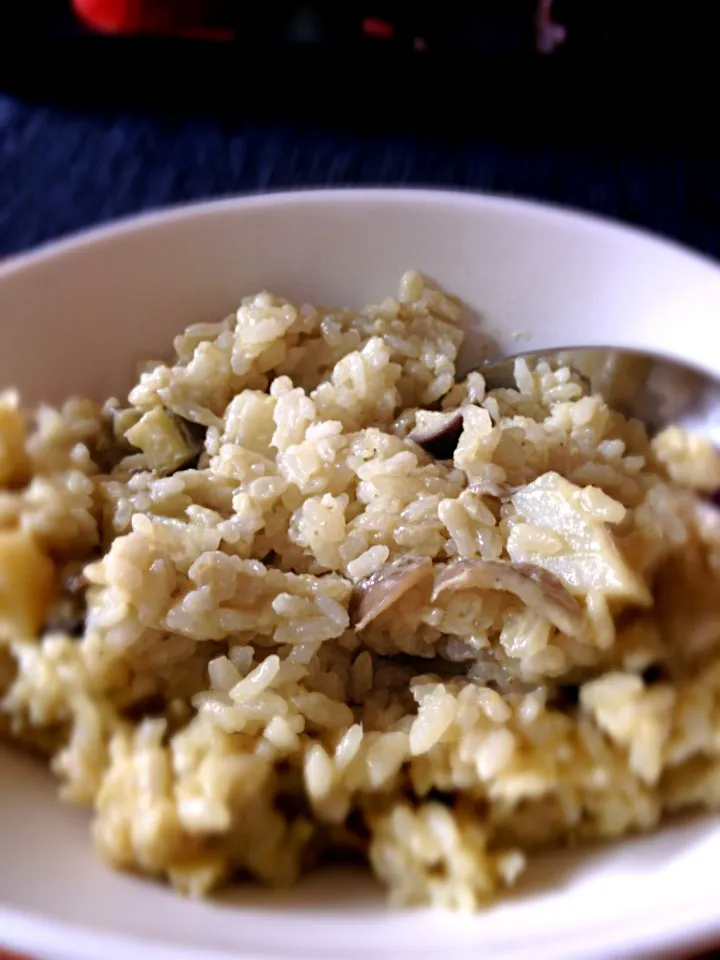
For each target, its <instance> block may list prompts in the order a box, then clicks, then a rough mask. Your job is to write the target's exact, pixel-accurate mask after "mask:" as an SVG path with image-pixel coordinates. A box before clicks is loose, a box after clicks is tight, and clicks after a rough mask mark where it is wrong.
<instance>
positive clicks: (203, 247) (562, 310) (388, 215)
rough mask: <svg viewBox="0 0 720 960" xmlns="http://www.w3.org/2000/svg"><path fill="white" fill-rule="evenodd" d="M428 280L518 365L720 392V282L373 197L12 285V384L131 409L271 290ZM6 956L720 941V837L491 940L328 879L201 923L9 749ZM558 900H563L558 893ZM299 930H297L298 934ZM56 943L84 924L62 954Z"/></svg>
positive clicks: (606, 880)
mask: <svg viewBox="0 0 720 960" xmlns="http://www.w3.org/2000/svg"><path fill="white" fill-rule="evenodd" d="M408 267H416V268H418V269H420V270H422V271H424V272H426V273H427V274H429V275H430V276H432V277H433V278H434V279H436V280H437V281H438V282H439V283H441V284H442V285H443V286H444V287H446V288H447V289H448V290H450V291H451V292H453V293H456V294H458V295H459V296H461V297H462V298H463V300H465V302H466V303H467V305H468V307H469V308H470V311H471V329H470V331H469V335H468V341H467V344H466V347H465V349H464V356H463V361H462V363H463V366H465V367H468V366H472V364H473V363H474V362H476V361H477V359H478V348H479V344H480V343H481V342H483V337H482V336H481V335H480V334H481V332H484V333H488V332H489V333H490V334H491V335H492V336H493V337H494V339H495V340H496V342H497V344H498V346H499V347H500V348H501V349H505V350H513V349H515V350H517V349H528V348H529V347H530V346H534V347H538V348H540V347H544V346H556V345H557V346H560V345H565V344H583V345H592V344H617V345H624V346H629V347H645V348H648V347H649V348H652V349H654V350H656V351H659V352H663V353H674V354H677V355H679V356H681V357H682V358H684V359H685V360H687V361H690V362H693V363H695V364H698V365H699V366H701V367H703V368H705V369H708V370H710V371H713V372H715V373H719V374H720V349H718V348H719V347H720V326H719V325H718V317H720V271H718V270H717V269H716V268H715V267H714V266H713V265H711V264H709V263H707V262H706V261H704V260H702V259H700V258H698V257H694V256H692V255H690V254H687V253H685V252H684V251H681V250H678V249H676V248H674V247H672V246H669V245H665V244H663V243H661V242H658V241H656V240H653V239H651V238H648V237H645V236H643V235H640V234H637V233H634V232H630V231H625V230H622V229H620V228H617V227H614V226H611V225H608V224H604V223H601V222H598V221H594V220H588V219H584V218H581V217H577V216H574V215H571V214H566V213H563V212H560V211H553V210H549V209H546V208H542V207H536V206H532V205H526V204H522V203H517V202H513V201H507V200H501V199H493V198H484V197H469V196H463V195H452V194H448V195H443V194H432V193H408V192H382V191H360V192H349V193H337V194H305V195H296V196H290V197H283V196H275V197H268V198H261V199H253V200H247V201H227V202H223V203H219V204H211V205H206V206H203V207H197V208H192V209H190V210H187V211H178V212H173V213H171V214H167V215H159V216H156V217H151V218H145V219H143V220H141V221H138V222H136V223H129V224H124V225H121V226H120V227H116V228H111V229H109V230H105V231H101V232H99V233H95V234H93V235H92V236H90V237H87V238H81V239H79V240H75V241H70V242H68V243H64V244H61V245H59V246H55V247H51V248H48V249H47V250H45V251H42V252H41V253H39V254H36V255H34V256H32V257H29V258H26V259H24V260H21V261H17V262H14V263H10V264H9V265H7V266H6V267H4V268H3V269H2V270H0V318H1V322H2V324H3V327H2V337H3V349H2V351H0V383H1V384H3V385H4V386H10V385H14V386H17V387H19V388H21V390H22V391H23V394H24V396H25V398H26V400H28V401H30V402H36V401H38V400H49V401H57V400H60V399H62V398H63V397H65V396H67V395H68V394H71V393H77V392H82V393H88V394H90V395H92V396H94V397H96V398H102V397H106V396H108V395H110V394H116V395H121V394H123V393H124V392H125V391H126V390H127V387H128V386H129V384H130V383H131V382H132V378H133V373H134V368H135V364H136V362H137V361H138V360H140V359H142V358H147V357H160V356H167V355H168V353H169V349H168V348H169V346H170V345H171V342H172V337H173V336H174V335H175V334H176V333H178V332H179V331H180V330H181V329H182V328H183V327H185V326H186V325H188V324H189V323H193V322H197V321H206V320H212V319H219V318H220V317H222V316H223V315H224V314H225V313H227V312H229V311H230V310H231V309H233V307H234V306H236V305H237V302H238V300H239V298H240V297H241V296H242V295H243V294H245V293H249V292H254V291H256V290H258V289H261V288H269V289H272V290H274V291H276V292H279V293H282V294H285V295H287V296H290V297H292V298H296V299H299V300H310V301H312V302H319V303H328V304H330V303H332V304H342V305H345V304H347V305H352V306H361V305H362V304H364V303H366V302H368V301H372V300H376V299H379V298H382V297H384V296H386V295H388V294H391V293H394V292H395V289H396V286H397V282H398V280H399V277H400V275H401V274H402V272H403V271H404V270H405V269H407V268H408ZM0 782H1V783H2V785H3V786H2V789H0V849H2V851H3V856H2V862H1V863H0V940H3V941H5V943H6V944H7V945H8V946H16V947H23V948H25V949H32V950H34V952H35V954H36V956H38V957H39V958H42V957H67V958H71V957H72V958H73V960H82V958H86V957H87V958H92V960H96V958H97V957H98V956H103V955H104V956H106V957H108V958H115V957H117V958H120V957H122V958H123V960H125V958H126V957H127V956H129V955H131V954H130V953H129V951H130V949H132V950H133V951H134V954H135V955H136V956H137V957H138V958H143V960H144V958H148V960H149V958H153V960H163V958H165V957H167V958H168V960H169V958H170V957H173V958H183V957H186V958H188V960H189V958H193V960H200V958H208V960H210V958H220V957H228V958H229V957H230V956H231V955H232V956H238V955H247V956H252V957H306V956H307V957H333V958H340V957H348V958H351V957H352V958H354V957H360V956H368V955H374V956H377V957H384V956H387V957H390V956H391V955H392V956H397V955H406V954H411V953H412V954H413V955H415V956H436V955H438V954H439V953H440V952H441V951H442V952H443V953H444V952H445V951H446V950H448V949H452V951H453V952H454V954H455V955H456V956H461V957H462V956H471V955H472V956H473V957H479V956H493V957H514V956H521V955H524V954H525V952H526V950H527V949H528V946H529V945H530V944H532V946H533V947H534V948H535V949H536V950H537V949H538V947H539V946H541V947H542V949H541V953H542V955H543V956H545V957H555V956H557V957H560V956H573V955H577V953H578V949H580V946H579V945H580V944H581V943H582V948H581V952H582V954H583V955H584V956H587V957H590V956H595V955H598V956H599V955H602V956H608V955H612V954H613V953H616V954H618V955H619V954H621V953H625V952H626V951H627V950H632V949H639V950H645V949H650V948H651V947H652V946H654V945H657V944H658V943H660V942H661V940H663V939H664V943H665V945H666V946H668V947H669V946H670V945H671V944H672V943H673V942H679V941H681V940H685V939H687V938H688V937H696V936H699V935H703V934H705V933H708V932H712V931H714V930H717V932H720V911H718V910H717V907H716V905H715V897H714V894H713V891H712V885H711V884H707V882H705V881H704V880H703V878H704V876H706V874H707V873H709V872H710V870H711V868H714V864H715V862H716V860H717V857H718V855H719V854H720V825H718V824H717V823H716V822H715V821H714V820H712V819H700V820H696V821H693V822H690V823H686V824H685V823H684V824H678V825H676V826H674V827H672V828H669V829H667V830H666V831H665V832H663V833H662V834H660V835H658V836H657V837H654V838H646V839H642V840H638V841H633V842H630V843H626V844H623V845H622V846H621V847H619V848H615V849H600V850H595V851H590V852H584V853H583V854H581V855H580V856H570V855H555V856H550V857H546V858H541V859H540V860H539V862H538V865H537V866H536V868H535V869H534V871H531V873H530V876H529V878H528V880H527V881H526V883H525V884H524V885H523V887H522V888H521V889H520V890H519V891H518V893H517V894H516V895H515V896H514V897H513V898H511V899H509V900H506V901H505V902H503V903H501V904H499V905H498V906H496V907H493V908H492V909H491V910H489V911H488V912H487V913H485V914H483V915H482V916H480V917H476V918H457V917H446V916H442V915H438V914H429V913H422V914H420V915H418V914H417V913H410V914H408V913H405V914H391V913H388V912H387V911H386V910H385V909H384V907H383V905H382V897H381V896H380V894H379V891H378V890H377V889H376V887H375V886H374V885H373V884H372V883H371V882H370V881H369V880H368V879H367V878H366V877H358V876H354V875H353V876H350V877H344V878H343V882H342V883H339V882H338V878H337V875H336V874H332V873H331V874H321V875H319V876H317V877H315V878H312V879H311V880H310V881H308V882H307V883H306V884H304V885H303V886H302V887H301V888H300V889H299V890H297V891H293V892H291V893H289V894H282V895H279V894H268V893H267V892H263V891H258V890H240V891H238V892H237V893H235V894H233V896H232V897H230V898H226V899H224V900H223V899H221V900H219V901H216V902H212V903H195V902H189V901H184V900H181V899H179V898H178V897H176V896H175V895H174V894H172V893H171V892H170V891H168V890H166V889H164V888H162V887H159V886H156V885H154V884H152V883H150V882H147V881H144V880H139V879H134V878H130V877H123V876H117V875H115V874H113V873H111V872H110V871H108V870H106V869H105V868H104V867H103V866H101V865H100V864H98V863H97V862H96V861H95V859H94V856H93V854H92V851H91V848H90V841H89V837H88V833H87V827H88V816H87V814H86V813H85V812H84V811H78V810H74V809H68V808H66V807H62V806H60V805H59V803H58V802H57V801H56V799H55V793H54V786H53V783H52V781H51V778H50V777H49V775H48V774H47V773H46V772H45V771H44V770H42V769H41V768H40V767H39V766H38V765H37V764H36V763H35V762H33V761H32V760H30V759H28V758H26V757H22V756H18V755H17V754H16V753H14V752H12V751H8V750H4V749H2V748H0ZM549 878H550V880H551V883H548V879H549ZM280 918H282V924H280V923H279V922H277V921H279V919H280ZM57 924H64V925H69V926H67V927H64V928H63V931H62V932H60V931H59V929H58V927H57V926H56V925H57Z"/></svg>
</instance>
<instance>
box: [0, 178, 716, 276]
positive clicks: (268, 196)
mask: <svg viewBox="0 0 720 960" xmlns="http://www.w3.org/2000/svg"><path fill="white" fill-rule="evenodd" d="M378 202H379V203H392V204H402V205H408V206H416V205H418V204H424V205H432V206H436V207H438V206H447V205H450V206H453V207H457V208H461V207H468V208H471V209H473V210H475V211H477V212H481V211H505V212H506V213H509V214H511V215H514V216H517V217H522V218H524V219H527V218H531V219H534V220H536V221H537V220H545V221H547V222H551V223H553V224H554V225H557V226H560V227H562V226H563V225H564V226H566V227H568V228H571V229H575V230H582V231H586V232H589V233H597V234H600V233H602V234H604V235H605V236H608V235H612V236H614V237H615V238H616V239H617V240H618V241H621V240H623V239H625V240H633V241H634V242H636V243H640V244H642V245H646V246H648V247H650V248H655V249H656V250H657V251H658V252H662V251H663V250H664V251H665V252H666V253H668V252H671V253H673V254H675V255H676V256H680V257H682V258H683V259H685V260H686V261H688V262H690V263H694V264H695V265H696V266H699V267H704V268H708V269H709V270H710V271H711V272H712V273H714V274H715V275H716V276H720V261H716V260H715V259H713V258H712V257H711V256H709V255H708V254H705V253H703V252H701V251H698V250H695V249H693V248H692V247H690V246H688V245H686V244H684V243H681V242H679V241H676V240H674V239H672V238H670V237H665V236H663V235H661V234H658V233H655V232H653V231H652V230H650V229H649V228H646V227H642V226H638V225H635V224H626V223H622V222H621V221H619V220H615V219H613V218H612V217H610V216H606V215H603V214H599V213H596V212H586V211H583V210H582V209H580V208H576V207H573V206H567V205H564V204H561V203H554V202H546V201H544V200H540V199H533V198H527V197H520V196H515V195H511V194H503V193H490V192H485V191H477V190H470V189H463V188H457V189H453V188H426V187H383V186H379V187H329V188H322V187H321V188H315V187H312V188H307V189H303V188H300V189H295V190H285V189H279V190H277V191H268V192H265V193H260V194H230V195H228V196H224V197H218V198H215V199H212V200H193V201H190V202H187V203H184V202H181V203H176V204H169V205H166V206H160V207H151V208H149V209H147V210H144V211H140V212H136V213H130V214H126V215H124V216H121V217H117V218H113V219H111V220H108V221H105V222H102V223H100V224H97V225H94V226H90V227H83V228H80V229H78V230H73V231H70V232H69V233H67V234H64V235H62V236H60V237H57V238H53V239H49V240H46V241H44V242H42V243H40V244H38V245H37V246H34V247H32V248H30V249H29V250H24V251H19V252H17V253H13V254H10V256H8V257H5V258H4V259H3V260H2V262H0V283H2V282H4V281H6V280H9V279H10V278H11V277H13V276H14V275H16V274H18V273H21V272H24V271H26V270H29V269H32V268H35V267H38V266H40V265H42V263H43V261H46V260H49V259H51V258H53V257H57V256H66V255H68V254H71V253H73V252H75V251H79V250H83V249H86V248H88V247H91V246H93V245H95V244H103V245H104V244H106V243H111V242H113V241H115V240H116V239H121V238H124V237H128V236H131V235H132V234H133V233H136V232H141V231H146V230H157V229H162V228H164V227H168V226H172V225H173V224H179V223H183V222H185V221H195V220H202V219H204V218H212V217H215V216H217V215H219V214H222V213H231V212H235V211H244V210H254V209H262V208H263V207H265V208H267V209H273V208H277V207H289V206H297V207H301V208H302V207H306V206H307V207H310V206H315V205H317V204H325V203H332V204H336V203H345V204H351V205H353V206H356V205H361V204H365V203H378Z"/></svg>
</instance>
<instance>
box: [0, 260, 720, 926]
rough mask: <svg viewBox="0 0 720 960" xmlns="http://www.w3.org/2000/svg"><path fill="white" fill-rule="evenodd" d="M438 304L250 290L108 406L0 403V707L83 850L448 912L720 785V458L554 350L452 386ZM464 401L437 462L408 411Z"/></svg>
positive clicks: (404, 296) (426, 294)
mask: <svg viewBox="0 0 720 960" xmlns="http://www.w3.org/2000/svg"><path fill="white" fill-rule="evenodd" d="M462 315H463V312H462V309H461V307H460V305H459V304H458V303H457V302H456V301H455V300H453V299H451V298H449V297H448V296H446V295H445V294H443V293H442V292H441V291H439V290H437V289H435V288H434V287H432V286H431V285H429V284H428V283H427V282H426V281H425V280H424V279H423V278H422V277H420V276H419V275H418V274H417V273H409V274H407V275H406V276H405V277H404V278H403V280H402V283H401V286H400V293H399V296H398V298H397V299H395V298H389V299H387V300H385V301H384V302H383V303H381V304H380V305H379V306H376V307H371V308H368V309H367V310H365V311H363V312H361V313H355V312H353V311H351V310H335V309H333V310H330V309H325V308H316V307H311V306H307V305H303V306H294V305H292V304H291V303H289V302H288V301H286V300H283V299H281V298H280V297H276V296H273V295H271V294H268V293H262V294H259V295H257V296H255V297H250V298H248V299H246V300H244V301H243V303H242V305H241V306H240V308H239V309H238V311H237V313H236V314H233V315H232V316H230V317H228V318H226V319H225V320H223V321H222V322H220V323H217V324H202V325H199V326H195V327H190V328H189V329H188V330H187V331H185V333H184V334H182V335H181V336H179V337H178V338H177V339H176V341H175V351H176V355H177V356H176V360H175V361H174V362H173V363H172V364H171V365H165V364H163V363H153V364H147V365H145V366H144V368H143V372H142V374H141V375H140V378H139V380H138V383H137V385H136V386H135V387H134V389H133V390H132V391H131V393H130V396H129V405H127V406H122V405H121V404H119V403H118V402H117V401H115V400H111V401H109V402H108V403H106V404H105V406H104V407H103V408H100V407H97V406H96V405H94V404H93V403H91V402H89V401H88V400H83V399H73V400H69V401H68V402H67V403H66V404H65V405H64V406H63V407H62V408H61V409H59V410H54V409H49V408H48V407H44V406H43V407H40V408H39V409H37V410H36V411H34V412H33V413H27V414H26V413H25V412H24V411H22V410H21V407H20V403H19V398H18V397H17V395H16V394H15V393H13V392H7V393H5V394H4V395H2V397H0V483H2V485H3V487H2V492H0V730H3V731H5V733H7V734H8V735H9V737H10V738H11V739H13V740H15V741H17V742H19V743H21V744H23V745H24V746H28V747H34V748H38V749H40V750H41V751H42V752H43V753H44V754H45V755H47V756H48V757H49V758H50V762H51V765H52V769H53V771H54V772H55V774H56V775H57V777H58V778H59V780H60V784H61V788H60V790H61V796H62V798H63V799H64V800H67V801H70V802H74V803H80V804H87V805H89V806H91V807H92V808H93V810H94V822H93V828H92V830H93V838H94V842H95V845H96V847H97V850H98V852H99V853H100V855H101V856H102V857H103V858H105V859H106V860H107V861H108V862H109V863H110V864H112V865H114V866H116V867H118V868H121V869H125V870H133V871H138V872H141V873H144V874H149V875H153V876H156V877H161V878H167V879H168V880H169V881H170V882H171V883H172V884H173V885H174V886H175V887H176V888H177V889H179V890H181V891H183V892H185V893H189V894H192V895H202V894H206V893H208V892H209V891H211V890H212V889H214V888H216V887H217V886H219V885H220V884H223V883H226V882H228V881H230V880H231V879H235V878H238V877H246V878H247V877H250V878H253V879H255V880H257V881H261V882H263V883H268V884H286V883H290V882H293V881H295V880H296V879H297V878H298V876H299V875H300V874H302V873H303V872H304V871H305V870H308V869H310V868H312V867H313V866H314V865H316V864H318V863H321V862H323V860H326V859H327V858H328V857H329V856H331V855H332V856H337V855H338V854H341V855H342V854H353V855H357V854H358V853H360V854H361V855H362V856H363V857H365V858H366V859H367V861H369V863H370V864H371V866H372V868H373V870H374V871H375V873H376V874H377V875H378V877H379V878H380V879H381V880H382V882H383V883H384V884H386V885H387V887H388V888H389V891H390V896H391V899H392V901H393V902H394V903H397V904H417V903H430V904H435V905H439V906H443V907H452V908H462V909H475V908H477V907H478V905H479V904H481V903H483V902H485V901H486V900H487V899H488V898H490V897H492V896H493V895H495V894H496V893H497V892H498V890H500V889H501V888H504V887H507V886H509V885H512V884H513V883H515V881H516V880H517V878H518V876H519V875H520V874H521V873H522V871H523V868H524V865H525V862H526V859H527V857H528V856H531V855H532V854H533V853H534V852H535V851H537V850H538V849H540V848H543V847H547V846H548V845H561V844H567V843H575V842H577V841H584V840H590V839H597V838H600V839H604V838H615V837H620V836H623V835H627V834H629V833H633V832H637V831H644V830H650V829H653V828H655V827H656V826H657V825H658V824H659V822H660V821H661V820H662V819H663V817H665V816H667V815H670V814H672V813H674V812H675V811H678V810H681V809H685V808H709V809H714V808H716V807H717V806H718V805H719V804H720V762H719V757H720V589H718V588H719V586H720V513H718V511H717V510H716V509H715V507H714V506H713V505H712V504H711V503H710V502H709V501H708V500H707V499H706V498H704V496H703V494H705V493H706V492H707V491H709V490H712V489H714V488H715V487H716V486H720V458H718V455H717V454H716V453H715V452H714V451H713V450H712V448H710V447H709V445H708V444H707V443H705V442H703V441H701V440H697V439H696V438H690V437H688V436H687V435H685V434H683V433H682V431H679V430H677V429H671V430H668V431H667V432H666V433H664V434H663V435H661V436H659V437H657V438H655V439H654V440H652V441H650V440H649V439H648V437H647V436H646V434H645V431H644V429H643V427H642V426H641V425H640V424H639V423H637V422H628V421H626V420H625V419H624V418H623V417H622V416H621V415H620V414H619V413H617V412H614V411H613V410H610V409H609V408H608V407H607V405H606V404H605V403H604V401H603V399H602V396H599V395H588V394H587V390H586V387H585V383H584V381H581V380H580V379H579V378H578V377H576V376H575V375H574V374H573V373H572V372H571V370H570V369H568V368H562V369H559V370H555V371H554V370H551V369H550V368H549V367H548V366H546V365H541V366H539V367H538V368H537V369H535V370H530V369H529V368H528V367H527V365H526V364H524V363H523V362H519V363H518V365H517V370H516V379H517V389H516V390H496V391H494V392H492V393H489V394H486V393H485V385H484V382H483V379H482V377H481V376H480V374H478V373H475V374H471V375H470V376H469V377H468V379H467V380H466V381H465V382H464V383H461V384H456V383H455V361H456V356H457V352H458V348H459V346H460V343H461V340H462ZM457 407H460V408H461V409H462V414H463V417H462V424H461V429H462V432H461V434H460V436H459V440H458V442H457V445H456V449H455V452H454V459H453V460H447V461H440V460H435V459H433V458H432V457H431V456H430V455H428V454H427V453H426V452H424V450H423V448H422V447H421V446H420V445H418V443H416V442H415V441H414V440H413V439H412V438H410V437H409V434H410V432H411V431H412V429H413V426H414V424H415V420H416V412H417V408H430V409H431V410H435V411H438V410H451V409H453V408H457ZM441 419H442V417H438V416H437V415H436V416H435V417H434V418H433V417H425V418H421V420H422V421H423V423H424V424H425V425H426V426H427V424H432V423H436V422H439V421H440V420H441ZM458 561H469V563H466V564H465V565H462V564H459V565H457V566H453V565H454V564H458ZM360 611H361V612H360ZM360 617H362V618H363V619H362V620H360ZM358 624H360V625H361V626H362V629H358ZM6 789H12V787H6Z"/></svg>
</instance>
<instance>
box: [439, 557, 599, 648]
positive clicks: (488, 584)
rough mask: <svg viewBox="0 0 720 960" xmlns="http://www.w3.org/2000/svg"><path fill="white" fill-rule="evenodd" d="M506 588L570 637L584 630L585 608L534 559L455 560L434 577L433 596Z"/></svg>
mask: <svg viewBox="0 0 720 960" xmlns="http://www.w3.org/2000/svg"><path fill="white" fill-rule="evenodd" d="M472 589H477V590H505V591H507V592H508V593H512V594H514V595H515V596H516V597H517V598H518V600H522V602H523V603H524V604H525V605H526V606H528V607H530V608H531V609H533V610H535V611H536V612H537V613H539V614H540V615H541V616H543V617H545V619H546V620H549V621H550V623H552V624H553V625H554V626H556V627H557V628H558V630H561V631H562V632H563V633H566V634H567V635H568V636H570V637H577V636H579V635H580V634H581V633H582V630H583V627H584V625H585V616H584V612H583V608H582V607H581V605H580V604H579V603H578V601H577V600H576V599H575V597H573V595H572V594H571V593H570V592H569V591H568V590H567V588H566V587H565V585H564V584H563V583H561V582H560V580H558V579H557V577H555V576H553V574H551V573H548V571H547V570H543V568H542V567H538V566H535V564H532V563H510V562H508V561H506V560H456V561H454V562H453V563H449V564H448V565H447V566H446V567H445V568H444V570H443V571H442V572H441V573H440V574H439V575H438V576H437V578H436V579H435V585H434V587H433V593H432V599H433V601H435V600H437V599H438V598H439V597H441V596H442V594H444V593H446V592H447V591H449V590H472Z"/></svg>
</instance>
